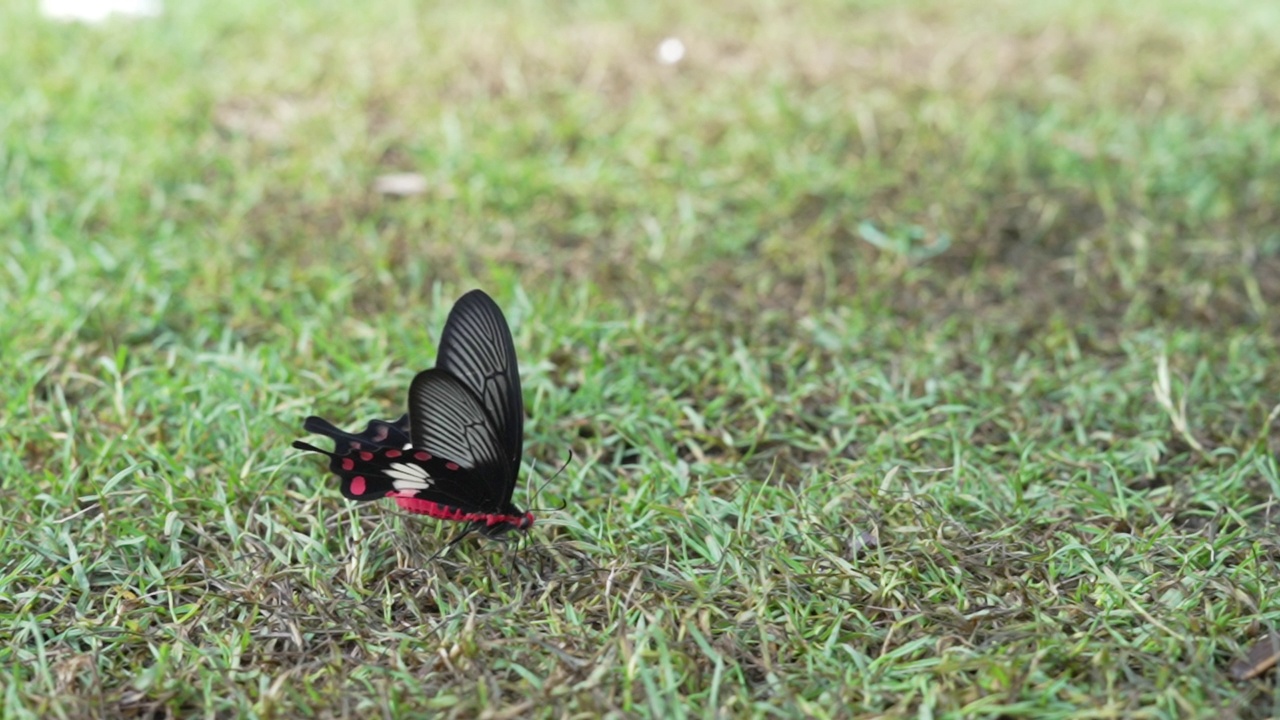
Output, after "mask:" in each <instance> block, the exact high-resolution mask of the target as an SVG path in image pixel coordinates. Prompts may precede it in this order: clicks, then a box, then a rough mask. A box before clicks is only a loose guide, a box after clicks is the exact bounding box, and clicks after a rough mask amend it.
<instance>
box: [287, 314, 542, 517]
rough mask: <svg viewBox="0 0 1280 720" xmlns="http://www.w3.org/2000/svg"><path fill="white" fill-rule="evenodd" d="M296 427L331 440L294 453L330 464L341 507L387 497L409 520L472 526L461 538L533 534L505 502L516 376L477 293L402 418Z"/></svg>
mask: <svg viewBox="0 0 1280 720" xmlns="http://www.w3.org/2000/svg"><path fill="white" fill-rule="evenodd" d="M302 427H303V429H304V430H306V431H307V432H310V433H316V434H318V435H325V436H327V437H329V438H331V439H332V440H333V442H334V449H333V452H329V451H326V450H322V449H320V448H318V447H316V446H314V445H311V444H309V443H306V442H303V441H301V440H296V441H294V443H293V447H295V448H297V449H299V450H308V451H310V452H316V453H320V454H322V455H327V456H328V457H329V470H330V472H332V473H334V474H335V475H337V476H338V477H339V478H341V479H342V486H341V487H342V495H343V496H344V497H346V498H347V499H348V500H360V501H366V500H379V499H382V498H393V499H394V500H395V502H396V504H397V505H399V506H400V508H401V509H403V510H407V511H409V512H411V513H418V514H421V515H429V516H431V517H434V518H441V519H444V520H458V521H462V522H466V523H470V526H469V528H468V529H467V531H465V532H464V533H463V534H464V535H465V534H466V532H470V531H471V530H479V531H480V532H481V533H482V534H484V535H487V536H489V537H497V536H500V535H502V534H504V533H506V532H507V531H509V530H513V529H515V530H525V529H527V528H528V527H529V526H531V525H533V513H530V512H524V511H522V510H520V509H519V508H517V507H516V506H515V505H513V504H512V503H511V496H512V493H514V492H515V487H516V476H517V475H518V474H519V470H520V457H521V454H522V453H523V449H524V399H523V397H522V395H521V392H520V368H519V367H518V365H517V364H516V350H515V345H514V343H513V342H512V340H511V328H510V327H509V326H508V325H507V319H506V318H505V317H504V316H503V314H502V310H501V309H500V308H499V307H498V304H497V303H495V302H494V301H493V298H491V297H489V296H488V295H486V294H485V293H484V291H482V290H472V291H471V292H469V293H467V294H466V295H463V296H462V297H461V298H459V299H458V301H457V302H456V303H454V306H453V309H452V310H450V311H449V318H448V319H447V320H446V321H445V324H444V332H443V333H442V334H441V337H440V348H439V351H438V352H437V354H436V366H435V367H433V368H431V369H429V370H423V371H422V372H420V373H418V374H417V375H416V376H415V377H414V378H413V382H412V384H410V386H409V412H408V413H407V414H405V415H403V416H401V417H400V418H399V419H398V420H393V421H387V420H372V421H370V422H369V423H368V424H367V426H366V427H365V429H364V431H362V432H358V433H354V432H346V431H344V430H341V429H339V428H338V427H336V426H335V425H333V423H330V422H329V421H327V420H324V419H322V418H319V417H315V416H312V417H309V418H307V419H306V420H305V421H304V422H303V424H302ZM457 539H461V535H460V536H459V537H458V538H455V540H457Z"/></svg>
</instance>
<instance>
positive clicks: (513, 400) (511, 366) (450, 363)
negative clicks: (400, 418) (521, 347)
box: [410, 290, 524, 504]
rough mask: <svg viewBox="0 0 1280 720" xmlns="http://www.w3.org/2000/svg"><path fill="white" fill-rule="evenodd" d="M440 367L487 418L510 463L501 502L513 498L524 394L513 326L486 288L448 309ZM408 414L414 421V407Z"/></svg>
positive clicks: (521, 439)
mask: <svg viewBox="0 0 1280 720" xmlns="http://www.w3.org/2000/svg"><path fill="white" fill-rule="evenodd" d="M436 369H440V370H445V371H447V372H448V373H449V374H450V375H452V376H453V377H454V378H456V379H457V380H458V381H460V382H461V383H462V385H463V386H464V387H465V388H466V389H467V390H469V391H470V392H471V394H472V395H473V396H474V397H475V398H476V399H477V400H478V401H479V404H480V407H481V409H482V411H483V413H484V415H485V416H486V417H488V419H489V422H490V424H491V425H492V428H493V434H494V436H495V437H496V440H497V442H498V444H499V447H500V448H501V453H502V455H503V457H504V458H505V459H506V462H507V465H506V467H505V468H504V469H503V472H504V473H505V474H504V475H503V482H504V483H505V484H504V486H503V495H502V497H501V501H502V503H503V504H507V503H510V502H511V494H512V493H513V492H514V491H515V486H516V473H517V472H518V470H519V468H520V458H521V455H522V454H523V452H524V396H523V395H522V393H521V390H520V367H519V365H518V364H517V361H516V349H515V344H514V343H513V342H512V339H511V328H510V327H509V326H508V325H507V319H506V317H505V316H503V314H502V309H501V308H499V307H498V304H497V303H495V302H494V301H493V298H491V297H489V296H488V295H486V294H485V292H484V291H483V290H472V291H471V292H469V293H467V294H466V295H463V296H462V297H461V298H459V299H458V302H457V303H455V304H454V306H453V309H452V310H450V311H449V319H448V320H447V321H445V324H444V332H443V333H442V334H441V336H440V351H439V353H438V354H437V356H436ZM419 377H421V376H419ZM410 416H411V418H412V420H413V422H414V424H415V425H416V423H417V420H418V418H417V417H416V416H414V415H413V411H412V409H410ZM415 439H416V436H415Z"/></svg>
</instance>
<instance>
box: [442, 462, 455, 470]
mask: <svg viewBox="0 0 1280 720" xmlns="http://www.w3.org/2000/svg"><path fill="white" fill-rule="evenodd" d="M444 466H445V467H447V468H449V469H450V470H457V469H458V463H451V462H450V463H445V464H444Z"/></svg>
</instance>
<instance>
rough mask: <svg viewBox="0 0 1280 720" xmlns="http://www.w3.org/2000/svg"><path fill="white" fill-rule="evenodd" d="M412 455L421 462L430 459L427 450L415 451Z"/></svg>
mask: <svg viewBox="0 0 1280 720" xmlns="http://www.w3.org/2000/svg"><path fill="white" fill-rule="evenodd" d="M413 456H414V457H415V458H417V459H418V460H421V461H422V462H426V461H428V460H430V459H431V453H428V452H416V453H414V454H413Z"/></svg>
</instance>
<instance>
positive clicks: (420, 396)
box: [409, 368, 515, 506]
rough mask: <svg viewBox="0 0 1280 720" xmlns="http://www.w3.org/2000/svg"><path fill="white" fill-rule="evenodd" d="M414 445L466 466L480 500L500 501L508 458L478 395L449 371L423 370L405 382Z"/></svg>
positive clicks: (510, 476)
mask: <svg viewBox="0 0 1280 720" xmlns="http://www.w3.org/2000/svg"><path fill="white" fill-rule="evenodd" d="M409 427H410V434H411V436H412V439H413V447H414V448H415V449H419V450H425V451H427V452H430V453H433V454H436V455H440V456H443V457H447V458H450V459H451V460H453V461H454V462H455V463H457V464H459V465H461V466H462V467H464V468H466V469H467V470H468V471H470V476H471V480H472V482H473V483H475V484H477V485H479V486H481V487H482V489H483V493H484V496H485V502H486V503H488V504H492V505H495V506H501V505H505V504H506V502H507V499H508V498H509V497H510V493H511V486H513V485H514V483H515V477H514V473H513V472H512V470H511V464H510V462H508V460H507V458H506V455H505V451H504V450H503V447H502V443H501V441H500V440H499V438H498V435H497V434H496V432H495V429H494V427H493V425H492V422H491V421H490V418H489V416H488V414H487V413H486V412H485V409H484V407H483V406H482V405H481V404H480V400H479V399H478V398H477V397H476V396H475V394H474V393H472V392H471V390H470V389H468V388H467V387H466V386H465V385H463V384H462V382H461V381H459V380H458V379H457V378H455V377H454V376H453V375H452V374H451V373H448V372H446V371H444V370H441V369H440V368H432V369H430V370H423V371H422V372H420V373H418V375H417V377H415V378H414V379H413V384H412V385H410V387H409Z"/></svg>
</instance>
